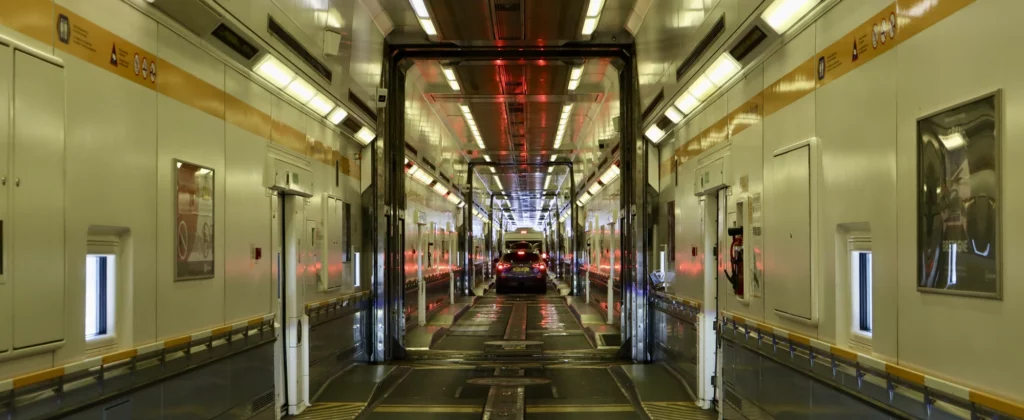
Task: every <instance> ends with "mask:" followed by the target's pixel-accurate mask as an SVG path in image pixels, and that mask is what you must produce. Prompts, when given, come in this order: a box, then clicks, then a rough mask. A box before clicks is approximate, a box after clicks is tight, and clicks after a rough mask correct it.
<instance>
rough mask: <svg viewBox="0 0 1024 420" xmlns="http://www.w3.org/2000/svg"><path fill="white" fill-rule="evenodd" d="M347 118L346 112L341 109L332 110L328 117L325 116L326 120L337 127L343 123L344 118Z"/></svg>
mask: <svg viewBox="0 0 1024 420" xmlns="http://www.w3.org/2000/svg"><path fill="white" fill-rule="evenodd" d="M347 116H348V111H346V110H344V109H342V108H341V107H338V108H334V111H331V113H330V115H328V116H327V120H328V121H330V122H331V123H333V124H334V125H338V124H341V122H342V121H344V120H345V117H347Z"/></svg>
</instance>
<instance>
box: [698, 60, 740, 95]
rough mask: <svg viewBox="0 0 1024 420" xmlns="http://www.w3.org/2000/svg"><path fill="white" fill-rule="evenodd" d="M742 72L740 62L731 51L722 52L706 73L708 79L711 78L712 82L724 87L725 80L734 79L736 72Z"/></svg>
mask: <svg viewBox="0 0 1024 420" xmlns="http://www.w3.org/2000/svg"><path fill="white" fill-rule="evenodd" d="M739 72H740V63H737V62H736V60H735V59H734V58H732V55H731V54H729V53H722V55H721V56H719V57H718V59H717V60H715V62H714V63H713V64H711V67H709V68H708V72H707V73H705V74H706V75H707V76H708V79H711V83H714V84H715V86H718V87H722V85H724V84H725V82H728V81H729V79H732V77H733V76H735V75H736V73H739Z"/></svg>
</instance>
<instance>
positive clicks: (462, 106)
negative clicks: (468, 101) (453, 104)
mask: <svg viewBox="0 0 1024 420" xmlns="http://www.w3.org/2000/svg"><path fill="white" fill-rule="evenodd" d="M459 109H461V110H462V113H463V114H469V105H459Z"/></svg>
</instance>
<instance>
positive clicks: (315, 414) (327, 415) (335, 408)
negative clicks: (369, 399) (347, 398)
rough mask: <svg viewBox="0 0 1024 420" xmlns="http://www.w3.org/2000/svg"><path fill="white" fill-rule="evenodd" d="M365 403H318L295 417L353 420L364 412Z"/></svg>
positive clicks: (319, 419)
mask: <svg viewBox="0 0 1024 420" xmlns="http://www.w3.org/2000/svg"><path fill="white" fill-rule="evenodd" d="M364 405H365V404H363V403H317V404H313V406H312V407H309V408H307V409H306V411H303V412H302V414H299V415H297V416H295V417H292V418H293V419H295V420H328V419H339V420H351V419H354V418H356V416H358V415H359V413H360V412H362V411H363V406H364Z"/></svg>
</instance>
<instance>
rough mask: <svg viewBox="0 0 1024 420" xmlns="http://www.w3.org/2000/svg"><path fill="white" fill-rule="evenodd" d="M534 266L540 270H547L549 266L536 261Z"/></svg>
mask: <svg viewBox="0 0 1024 420" xmlns="http://www.w3.org/2000/svg"><path fill="white" fill-rule="evenodd" d="M533 268H536V269H538V270H547V269H548V266H547V265H545V264H544V263H536V264H534V265H533Z"/></svg>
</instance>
